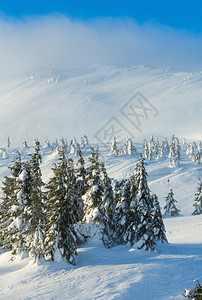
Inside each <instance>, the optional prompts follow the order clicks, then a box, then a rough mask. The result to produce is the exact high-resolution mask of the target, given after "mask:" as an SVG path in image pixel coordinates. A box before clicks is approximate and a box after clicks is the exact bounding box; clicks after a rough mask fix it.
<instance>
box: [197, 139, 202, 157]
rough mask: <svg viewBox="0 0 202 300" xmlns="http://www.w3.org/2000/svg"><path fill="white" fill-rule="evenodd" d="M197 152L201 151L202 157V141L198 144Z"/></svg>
mask: <svg viewBox="0 0 202 300" xmlns="http://www.w3.org/2000/svg"><path fill="white" fill-rule="evenodd" d="M197 150H198V151H199V153H200V155H202V143H201V141H200V142H199V143H198V147H197Z"/></svg>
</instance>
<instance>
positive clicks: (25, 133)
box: [0, 66, 202, 146]
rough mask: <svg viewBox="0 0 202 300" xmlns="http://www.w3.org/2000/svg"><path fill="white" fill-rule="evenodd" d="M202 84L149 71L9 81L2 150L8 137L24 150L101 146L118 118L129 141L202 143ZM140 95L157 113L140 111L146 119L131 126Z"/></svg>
mask: <svg viewBox="0 0 202 300" xmlns="http://www.w3.org/2000/svg"><path fill="white" fill-rule="evenodd" d="M201 83H202V73H174V72H170V71H167V70H160V69H157V68H152V67H144V66H139V67H130V68H128V67H118V66H102V67H98V66H94V67H88V68H84V69H77V70H63V71H61V70H60V71H59V70H58V71H57V70H55V71H36V72H30V73H27V74H24V75H22V76H18V77H17V78H5V79H4V80H3V81H1V83H0V107H1V110H0V128H1V135H0V145H2V146H3V145H5V143H6V140H7V137H8V136H10V138H11V141H12V142H13V143H15V144H18V145H19V143H21V141H22V140H25V139H26V140H28V142H32V141H33V139H34V138H36V137H38V138H39V139H40V140H44V139H46V138H51V139H53V138H54V137H55V138H56V137H61V136H64V137H66V138H71V137H72V136H75V137H80V136H82V135H84V134H87V135H88V136H89V137H90V138H91V140H92V141H95V142H96V140H97V137H99V135H96V134H97V133H98V132H99V130H100V129H102V128H103V126H104V125H105V124H106V123H107V122H108V121H109V120H111V118H113V117H115V118H116V120H118V121H119V122H121V124H122V125H124V128H125V129H126V130H122V132H121V135H123V136H126V135H130V133H131V134H132V135H133V136H135V137H139V138H140V139H142V136H147V135H149V134H150V133H151V132H153V133H154V134H155V135H159V136H170V135H171V134H172V133H175V134H176V135H177V136H179V137H187V138H193V139H201V125H202V121H201V115H202V105H201V100H202V84H201ZM138 91H139V92H140V93H141V94H142V95H143V96H144V97H146V99H147V100H148V101H149V103H150V104H151V105H152V106H153V107H151V106H150V104H148V103H147V108H150V110H147V111H146V114H145V112H144V111H143V110H140V111H137V113H138V114H140V115H142V117H141V116H140V117H139V120H137V118H135V116H132V115H130V120H131V121H132V122H133V123H131V122H130V120H129V118H128V117H127V116H129V115H125V116H124V114H123V111H120V110H121V108H123V106H124V105H125V104H126V103H128V101H129V100H130V99H131V98H132V97H133V96H134V95H136V93H137V92H138ZM143 102H144V101H143ZM145 104H146V102H145V103H143V105H145ZM134 105H136V106H138V105H139V102H137V100H136V102H133V106H134ZM148 105H149V106H148ZM130 108H131V107H130V103H129V109H130ZM131 118H132V119H131ZM138 121H139V122H138ZM134 123H135V125H134ZM137 125H138V128H139V129H137ZM116 126H118V125H117V124H116V121H115V124H114V127H115V128H114V129H115V130H117V129H118V130H119V128H118V127H117V128H116ZM127 130H128V131H129V132H130V133H129V132H127Z"/></svg>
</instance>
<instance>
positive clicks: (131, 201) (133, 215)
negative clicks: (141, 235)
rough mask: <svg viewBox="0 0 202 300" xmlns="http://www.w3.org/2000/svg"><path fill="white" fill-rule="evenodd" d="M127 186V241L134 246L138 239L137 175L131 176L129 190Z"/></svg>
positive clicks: (125, 194)
mask: <svg viewBox="0 0 202 300" xmlns="http://www.w3.org/2000/svg"><path fill="white" fill-rule="evenodd" d="M127 190H128V188H126V190H125V191H124V192H125V193H124V196H125V197H126V196H127V197H126V198H127V210H126V228H127V229H126V236H127V242H129V243H130V245H131V247H133V245H134V243H135V242H136V240H137V236H136V229H137V226H138V218H137V183H136V178H135V175H134V174H133V175H131V176H130V178H129V190H128V191H127Z"/></svg>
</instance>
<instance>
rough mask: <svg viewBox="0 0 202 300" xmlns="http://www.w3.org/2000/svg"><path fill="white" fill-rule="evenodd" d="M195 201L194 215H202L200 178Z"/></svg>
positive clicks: (201, 185) (201, 184)
mask: <svg viewBox="0 0 202 300" xmlns="http://www.w3.org/2000/svg"><path fill="white" fill-rule="evenodd" d="M194 201H195V203H194V212H193V213H192V215H200V214H202V182H201V179H200V178H199V180H198V187H197V193H196V194H195V200H194Z"/></svg>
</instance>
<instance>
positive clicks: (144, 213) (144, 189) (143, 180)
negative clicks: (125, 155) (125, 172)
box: [135, 156, 156, 251]
mask: <svg viewBox="0 0 202 300" xmlns="http://www.w3.org/2000/svg"><path fill="white" fill-rule="evenodd" d="M144 160H145V159H144V157H143V156H141V158H140V160H139V162H138V163H137V165H136V175H135V176H136V182H137V218H138V226H137V228H136V242H137V247H138V248H139V249H145V250H151V251H152V250H155V245H156V242H155V235H154V229H153V220H152V214H151V212H152V197H151V195H150V190H149V187H148V184H147V172H146V169H145V162H144Z"/></svg>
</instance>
